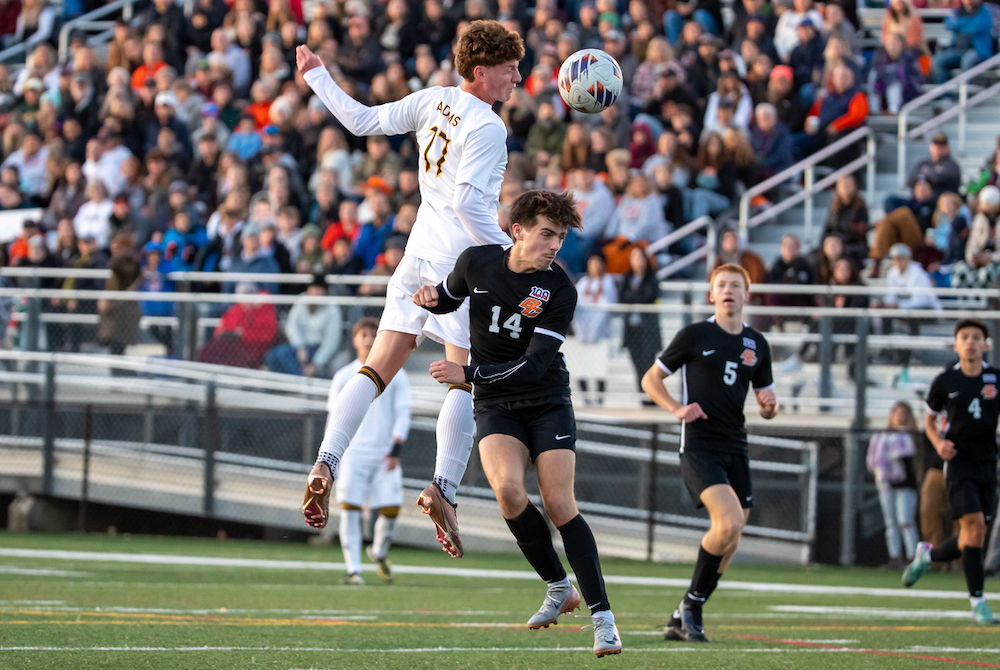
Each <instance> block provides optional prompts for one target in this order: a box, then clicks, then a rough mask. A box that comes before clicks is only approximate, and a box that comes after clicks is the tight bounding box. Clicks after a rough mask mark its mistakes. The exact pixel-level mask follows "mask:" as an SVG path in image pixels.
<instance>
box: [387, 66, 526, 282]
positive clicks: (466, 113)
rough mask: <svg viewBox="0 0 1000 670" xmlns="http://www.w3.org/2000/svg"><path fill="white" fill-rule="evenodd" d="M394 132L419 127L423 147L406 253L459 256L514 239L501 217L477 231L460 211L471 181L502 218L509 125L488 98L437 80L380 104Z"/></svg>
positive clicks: (447, 257)
mask: <svg viewBox="0 0 1000 670" xmlns="http://www.w3.org/2000/svg"><path fill="white" fill-rule="evenodd" d="M378 111H379V115H378V118H379V122H380V123H381V125H382V128H383V129H384V130H385V131H386V132H387V133H389V134H400V133H406V132H411V131H415V132H416V134H417V147H418V149H419V151H420V156H419V157H418V160H419V161H420V166H419V168H418V170H417V174H418V175H419V178H420V198H421V202H420V207H419V208H418V209H417V221H416V223H415V224H414V225H413V231H412V232H411V233H410V239H409V242H408V243H407V245H406V253H408V254H412V255H414V256H416V257H417V258H423V259H425V260H430V261H438V262H443V261H450V262H454V261H455V260H456V259H457V258H458V256H459V255H460V254H461V253H462V252H463V251H465V250H466V249H468V248H469V247H473V246H479V245H483V244H510V237H508V236H507V234H506V233H504V232H503V231H502V230H501V229H500V226H499V223H497V224H496V225H494V226H493V229H492V230H485V231H481V233H480V234H479V235H477V236H476V237H474V236H473V235H472V234H471V233H470V231H469V230H467V229H466V228H465V226H463V225H462V222H461V221H459V219H458V215H457V214H456V213H455V209H454V204H453V203H454V200H455V189H456V187H457V186H458V185H459V184H471V185H472V186H475V187H476V188H478V189H479V190H480V191H482V193H483V204H484V205H485V206H486V210H487V211H488V212H489V214H490V217H491V220H492V221H497V208H498V207H499V202H500V186H501V184H502V183H503V175H504V170H506V168H507V128H506V127H505V126H504V124H503V121H501V120H500V117H499V116H497V115H496V114H495V113H494V112H493V108H492V107H490V106H489V105H488V104H486V103H485V102H483V101H482V100H480V99H479V98H477V97H476V96H474V95H472V94H471V93H466V92H465V91H463V90H462V89H460V88H458V87H455V86H451V87H447V88H442V87H440V86H435V87H433V88H427V89H424V90H422V91H417V92H416V93H411V94H410V95H408V96H406V97H405V98H403V99H402V100H400V101H398V102H395V103H391V104H388V105H382V106H380V107H379V108H378Z"/></svg>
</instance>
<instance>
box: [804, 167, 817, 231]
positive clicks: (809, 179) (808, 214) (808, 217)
mask: <svg viewBox="0 0 1000 670" xmlns="http://www.w3.org/2000/svg"><path fill="white" fill-rule="evenodd" d="M814 180H815V174H814V173H813V166H812V165H810V166H809V167H807V168H806V170H805V185H804V186H805V191H806V199H805V202H804V203H803V204H804V211H803V218H805V224H806V225H805V233H804V234H803V239H806V240H811V239H812V225H813V185H814Z"/></svg>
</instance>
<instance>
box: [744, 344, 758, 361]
mask: <svg viewBox="0 0 1000 670" xmlns="http://www.w3.org/2000/svg"><path fill="white" fill-rule="evenodd" d="M743 346H744V347H746V348H747V349H753V350H754V351H757V340H755V339H753V338H752V337H744V338H743ZM743 354H744V355H746V352H745V351H744V352H743ZM750 365H753V363H751V364H750Z"/></svg>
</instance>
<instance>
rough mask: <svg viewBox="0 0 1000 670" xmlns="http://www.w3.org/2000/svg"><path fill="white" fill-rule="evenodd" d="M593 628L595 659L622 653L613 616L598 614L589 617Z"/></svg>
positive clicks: (620, 639) (606, 613)
mask: <svg viewBox="0 0 1000 670" xmlns="http://www.w3.org/2000/svg"><path fill="white" fill-rule="evenodd" d="M590 620H591V621H593V622H594V623H593V626H594V655H595V656H597V658H601V657H602V656H608V655H610V654H620V653H622V637H621V635H619V634H618V626H616V625H615V615H614V614H612V613H611V612H598V613H597V614H594V615H592V616H591V617H590Z"/></svg>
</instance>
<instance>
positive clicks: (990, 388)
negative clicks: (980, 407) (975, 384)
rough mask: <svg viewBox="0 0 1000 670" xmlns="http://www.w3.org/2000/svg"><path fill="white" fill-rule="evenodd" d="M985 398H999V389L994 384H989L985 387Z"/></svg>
mask: <svg viewBox="0 0 1000 670" xmlns="http://www.w3.org/2000/svg"><path fill="white" fill-rule="evenodd" d="M983 397H984V398H986V399H987V400H993V399H994V398H996V397H997V387H996V386H994V385H993V384H987V385H986V386H984V387H983Z"/></svg>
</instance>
